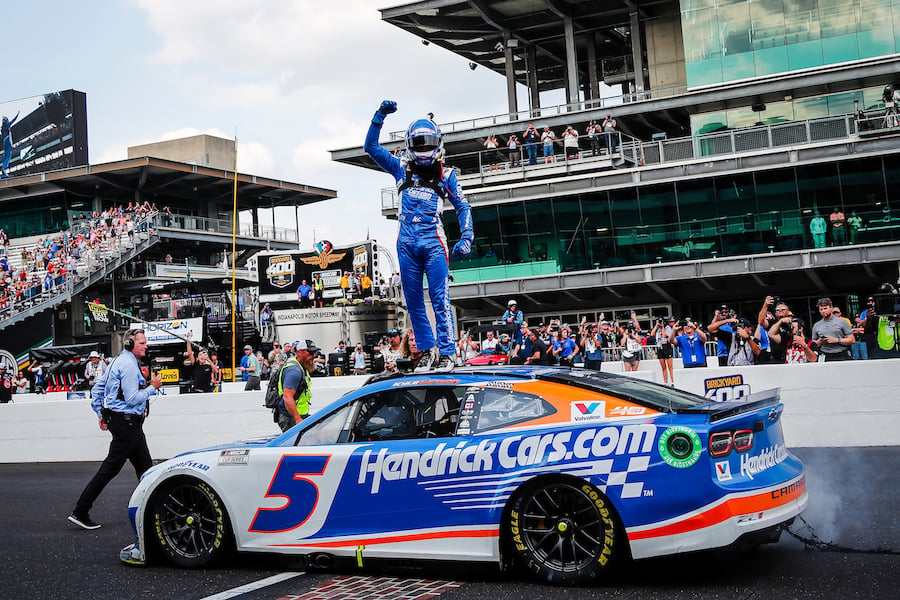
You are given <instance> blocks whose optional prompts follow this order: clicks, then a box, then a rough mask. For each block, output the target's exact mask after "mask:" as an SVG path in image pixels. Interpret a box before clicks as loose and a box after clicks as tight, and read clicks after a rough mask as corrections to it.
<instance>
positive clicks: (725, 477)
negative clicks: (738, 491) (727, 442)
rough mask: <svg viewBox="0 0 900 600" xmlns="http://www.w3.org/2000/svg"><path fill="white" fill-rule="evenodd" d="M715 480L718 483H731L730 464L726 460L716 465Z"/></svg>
mask: <svg viewBox="0 0 900 600" xmlns="http://www.w3.org/2000/svg"><path fill="white" fill-rule="evenodd" d="M716 479H718V480H719V481H731V463H730V462H729V461H727V460H723V461H722V462H717V463H716Z"/></svg>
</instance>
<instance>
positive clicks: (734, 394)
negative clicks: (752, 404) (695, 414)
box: [703, 373, 750, 402]
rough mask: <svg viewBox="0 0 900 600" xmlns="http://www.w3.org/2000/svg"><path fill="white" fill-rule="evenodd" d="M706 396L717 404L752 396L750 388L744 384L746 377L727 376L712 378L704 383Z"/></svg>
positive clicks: (738, 375) (739, 375)
mask: <svg viewBox="0 0 900 600" xmlns="http://www.w3.org/2000/svg"><path fill="white" fill-rule="evenodd" d="M703 391H704V395H705V396H706V397H707V398H709V399H710V400H714V401H716V402H729V401H731V400H739V399H740V398H744V397H745V396H749V395H750V386H749V385H747V384H745V383H744V376H743V375H741V374H740V373H739V374H737V375H726V376H725V377H712V378H710V379H705V380H704V381H703Z"/></svg>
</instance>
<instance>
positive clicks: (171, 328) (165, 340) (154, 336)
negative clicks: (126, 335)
mask: <svg viewBox="0 0 900 600" xmlns="http://www.w3.org/2000/svg"><path fill="white" fill-rule="evenodd" d="M132 327H134V328H136V329H143V330H144V335H146V336H147V343H148V344H150V345H151V346H152V345H156V344H171V343H184V342H183V340H181V339H179V338H177V337H175V336H174V335H172V333H170V332H174V333H176V334H178V335H180V336H181V337H187V336H188V334H190V336H191V340H192V341H194V342H198V343H200V342H202V341H203V317H192V318H190V319H175V320H169V321H153V322H152V323H134V324H133V325H132Z"/></svg>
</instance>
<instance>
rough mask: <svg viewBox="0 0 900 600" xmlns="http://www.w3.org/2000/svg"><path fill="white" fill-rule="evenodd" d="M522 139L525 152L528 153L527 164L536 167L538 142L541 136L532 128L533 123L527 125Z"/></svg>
mask: <svg viewBox="0 0 900 600" xmlns="http://www.w3.org/2000/svg"><path fill="white" fill-rule="evenodd" d="M522 139H523V140H524V141H525V152H527V153H528V164H529V165H536V164H537V148H538V142H539V141H541V136H540V135H538V132H537V129H535V128H534V123H529V124H528V129H526V130H525V133H524V134H523V135H522Z"/></svg>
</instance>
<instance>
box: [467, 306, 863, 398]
mask: <svg viewBox="0 0 900 600" xmlns="http://www.w3.org/2000/svg"><path fill="white" fill-rule="evenodd" d="M815 310H816V312H817V313H818V318H817V319H814V322H813V323H811V324H807V323H806V322H804V320H803V319H802V318H800V317H798V316H797V315H795V314H794V312H793V311H792V310H791V308H790V307H789V306H788V304H787V303H786V302H784V301H782V300H781V299H780V298H778V297H775V296H767V297H766V298H765V299H764V300H763V302H762V305H761V307H760V309H759V311H758V313H757V314H753V315H750V316H741V315H738V314H737V313H736V312H735V311H734V310H733V309H731V308H730V307H729V306H727V305H722V306H720V307H718V308H716V309H715V310H714V312H713V315H712V316H711V318H710V319H709V320H707V321H706V322H701V321H699V320H695V319H692V318H690V317H688V318H677V317H675V316H665V317H660V318H656V319H654V321H653V322H652V325H651V326H650V328H649V329H646V328H645V327H643V326H642V325H641V322H640V320H639V319H638V316H637V315H636V314H635V313H634V312H632V313H631V314H630V317H629V318H627V319H622V320H618V321H617V320H606V319H605V317H604V315H602V314H601V315H600V320H599V321H597V322H590V323H589V322H587V320H586V319H582V321H581V323H578V324H569V323H561V322H560V321H559V320H558V319H553V320H550V321H549V322H547V323H543V322H539V323H535V324H531V325H529V323H528V322H527V321H526V320H525V319H524V316H523V315H522V313H521V311H519V310H518V309H517V307H516V305H515V301H513V300H510V302H509V310H507V311H506V312H505V313H504V315H503V317H502V318H501V321H500V322H495V323H497V324H502V325H506V324H507V323H513V324H515V325H516V331H515V333H513V336H512V337H506V338H505V339H504V337H503V335H499V336H498V332H499V331H501V328H499V327H498V328H497V329H496V330H495V331H492V330H491V328H490V327H487V330H486V331H485V332H484V339H483V340H481V342H480V345H479V340H477V339H474V338H473V337H472V336H469V335H467V332H466V331H465V330H463V331H461V332H460V342H459V344H458V359H459V361H460V363H461V364H464V363H465V362H466V361H468V360H470V359H472V358H473V357H475V356H477V355H478V354H494V353H502V354H506V355H507V356H508V358H509V362H510V363H512V364H546V365H561V366H572V365H579V366H581V365H583V366H584V367H586V368H590V369H598V370H599V369H600V367H601V365H602V363H603V362H611V361H621V362H622V368H623V370H624V371H626V372H628V371H636V370H638V369H639V367H640V364H641V361H642V360H648V359H650V360H652V359H655V360H657V361H658V362H659V366H660V369H661V370H662V375H663V383H664V384H666V385H674V380H675V379H674V368H673V366H674V365H673V363H674V360H675V359H680V360H681V364H682V366H683V367H684V368H697V367H706V366H707V365H708V364H716V365H718V366H748V365H757V364H802V363H809V362H820V361H827V362H831V361H839V360H851V359H852V360H866V359H868V356H869V349H870V347H871V346H872V345H873V344H874V343H875V326H876V321H877V319H875V318H873V317H874V315H875V302H874V299H873V298H872V297H869V298H868V299H867V302H866V307H865V310H863V311H861V313H860V314H859V315H855V316H853V318H852V320H851V318H848V317H847V316H845V315H844V314H843V313H842V311H841V309H840V308H839V307H836V306H834V305H833V303H832V301H831V300H830V299H829V298H821V299H819V300H818V301H817V304H816V309H815ZM511 311H512V312H511ZM479 329H485V328H484V327H481V328H479ZM713 347H715V350H713Z"/></svg>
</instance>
